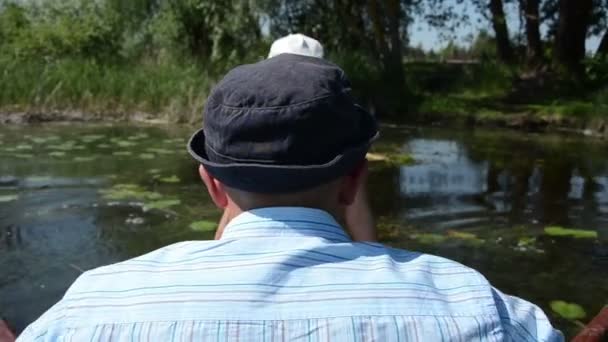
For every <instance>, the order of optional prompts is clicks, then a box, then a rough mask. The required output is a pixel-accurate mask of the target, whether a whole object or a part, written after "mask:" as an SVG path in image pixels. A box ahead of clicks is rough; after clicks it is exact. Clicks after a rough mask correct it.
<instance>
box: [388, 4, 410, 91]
mask: <svg viewBox="0 0 608 342" xmlns="http://www.w3.org/2000/svg"><path fill="white" fill-rule="evenodd" d="M385 8H386V11H387V18H388V34H389V41H390V52H389V55H388V56H387V75H390V78H391V82H392V84H393V86H395V88H396V89H399V90H403V87H404V85H405V77H404V75H403V45H402V43H401V34H400V32H399V22H400V20H401V4H400V2H399V0H385Z"/></svg>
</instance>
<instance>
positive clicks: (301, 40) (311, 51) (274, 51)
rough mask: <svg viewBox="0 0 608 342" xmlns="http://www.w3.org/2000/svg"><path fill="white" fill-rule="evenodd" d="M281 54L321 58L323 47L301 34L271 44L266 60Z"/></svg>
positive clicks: (316, 41) (291, 35)
mask: <svg viewBox="0 0 608 342" xmlns="http://www.w3.org/2000/svg"><path fill="white" fill-rule="evenodd" d="M282 53H292V54H295V55H304V56H311V57H317V58H323V46H322V45H321V43H319V41H318V40H316V39H313V38H310V37H307V36H305V35H303V34H300V33H296V34H290V35H288V36H285V37H283V38H279V39H277V40H275V41H274V43H272V47H271V48H270V54H268V58H272V57H274V56H276V55H280V54H282Z"/></svg>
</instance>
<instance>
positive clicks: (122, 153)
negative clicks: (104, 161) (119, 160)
mask: <svg viewBox="0 0 608 342" xmlns="http://www.w3.org/2000/svg"><path fill="white" fill-rule="evenodd" d="M112 155H113V156H117V157H128V156H130V155H133V152H129V151H116V152H112Z"/></svg>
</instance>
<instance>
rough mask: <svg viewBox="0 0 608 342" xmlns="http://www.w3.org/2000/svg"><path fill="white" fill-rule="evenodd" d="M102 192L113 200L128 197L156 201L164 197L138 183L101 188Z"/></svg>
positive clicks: (104, 196)
mask: <svg viewBox="0 0 608 342" xmlns="http://www.w3.org/2000/svg"><path fill="white" fill-rule="evenodd" d="M100 193H101V194H102V195H103V198H105V199H107V200H112V201H119V200H126V199H137V200H148V201H156V200H160V199H161V198H162V197H163V196H162V195H161V194H159V193H157V192H153V191H147V190H146V189H144V188H142V187H141V186H139V185H136V184H117V185H114V186H113V187H111V188H110V189H105V190H101V191H100Z"/></svg>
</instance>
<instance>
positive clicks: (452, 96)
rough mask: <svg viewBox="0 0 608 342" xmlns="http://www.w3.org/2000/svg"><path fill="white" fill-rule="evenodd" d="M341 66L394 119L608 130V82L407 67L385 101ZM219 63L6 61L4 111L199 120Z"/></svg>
mask: <svg viewBox="0 0 608 342" xmlns="http://www.w3.org/2000/svg"><path fill="white" fill-rule="evenodd" d="M339 63H340V62H339ZM340 64H345V65H344V67H345V69H346V70H347V71H348V72H349V74H352V76H351V79H352V80H353V84H354V88H355V90H356V92H357V93H358V94H357V95H359V96H360V97H363V102H365V103H367V104H372V105H374V102H375V104H382V103H392V102H399V101H401V102H403V101H406V102H408V106H407V108H408V110H409V112H401V111H397V110H394V111H392V112H389V113H381V115H383V117H384V118H386V119H388V120H391V121H401V122H407V121H413V120H419V121H426V122H436V121H451V122H453V121H458V122H463V123H469V124H476V125H494V126H505V127H511V128H521V129H529V128H533V129H534V128H538V129H545V128H555V127H557V128H559V127H567V128H569V129H575V130H585V129H591V130H593V131H597V132H599V133H600V134H605V132H607V131H608V129H606V127H605V126H606V122H607V120H608V89H607V88H603V89H602V88H601V87H596V90H593V91H589V90H588V89H589V88H588V87H585V88H580V89H577V88H575V87H572V86H566V85H564V84H563V83H560V82H553V83H552V82H551V80H544V81H543V82H544V83H542V82H541V84H537V83H539V81H538V80H534V81H527V80H523V81H522V80H518V75H520V71H518V70H516V69H514V68H507V67H503V66H499V65H496V64H483V63H482V64H469V65H463V64H449V63H408V64H406V65H405V69H406V74H407V75H408V79H407V82H408V89H409V92H410V93H409V94H407V96H406V97H404V99H407V100H404V99H401V100H396V99H388V98H387V95H386V92H384V91H383V88H382V82H381V80H380V79H379V78H378V77H377V75H376V74H375V73H374V70H373V68H368V69H365V68H362V67H361V66H356V65H355V66H353V65H350V64H352V63H348V61H342V63H340ZM217 69H218V68H214V67H213V65H210V64H205V63H200V62H195V61H194V60H193V59H192V58H183V59H173V58H167V59H165V60H145V59H144V60H141V61H139V62H129V61H124V60H123V61H114V62H106V63H101V62H99V61H96V60H94V59H85V58H59V59H55V60H52V59H49V60H42V59H36V58H29V59H19V60H16V59H12V58H9V57H0V113H49V112H78V113H80V116H79V120H84V121H86V120H88V119H90V117H91V116H95V119H100V120H104V119H125V118H129V117H130V116H132V115H133V114H138V113H146V114H148V116H149V117H153V118H157V119H162V120H163V121H169V122H196V121H197V120H198V119H199V118H200V113H201V111H202V108H203V106H204V102H205V99H206V97H207V95H208V93H209V90H210V89H211V87H212V86H213V84H214V83H215V82H216V81H217V80H218V79H219V77H221V75H222V74H223V72H224V70H217ZM210 70H213V71H210ZM533 82H536V83H533ZM366 97H367V98H366ZM381 117H382V116H381ZM50 120H52V118H51V119H50ZM34 121H35V120H34ZM602 132H604V133H602Z"/></svg>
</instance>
